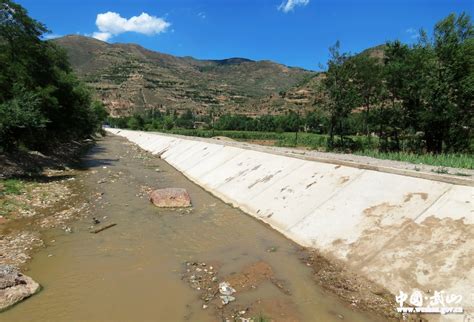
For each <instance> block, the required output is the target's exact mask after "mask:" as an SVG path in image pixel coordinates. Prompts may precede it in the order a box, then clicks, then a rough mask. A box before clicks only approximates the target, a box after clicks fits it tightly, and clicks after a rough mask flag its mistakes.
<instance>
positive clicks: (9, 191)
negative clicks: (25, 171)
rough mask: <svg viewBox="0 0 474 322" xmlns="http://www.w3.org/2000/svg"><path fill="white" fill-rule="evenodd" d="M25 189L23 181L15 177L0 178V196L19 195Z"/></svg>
mask: <svg viewBox="0 0 474 322" xmlns="http://www.w3.org/2000/svg"><path fill="white" fill-rule="evenodd" d="M24 190H25V183H24V182H23V181H21V180H17V179H7V180H0V196H4V195H19V194H21V193H23V191H24Z"/></svg>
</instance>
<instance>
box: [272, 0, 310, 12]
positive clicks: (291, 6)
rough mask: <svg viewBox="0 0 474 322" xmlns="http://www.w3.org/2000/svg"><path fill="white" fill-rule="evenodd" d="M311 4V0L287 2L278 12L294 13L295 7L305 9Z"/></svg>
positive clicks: (284, 2)
mask: <svg viewBox="0 0 474 322" xmlns="http://www.w3.org/2000/svg"><path fill="white" fill-rule="evenodd" d="M308 3H309V0H286V1H283V2H282V3H281V4H280V5H279V6H278V10H280V11H283V12H284V13H287V12H290V11H293V10H294V9H295V7H298V6H301V7H304V6H306V5H307V4H308Z"/></svg>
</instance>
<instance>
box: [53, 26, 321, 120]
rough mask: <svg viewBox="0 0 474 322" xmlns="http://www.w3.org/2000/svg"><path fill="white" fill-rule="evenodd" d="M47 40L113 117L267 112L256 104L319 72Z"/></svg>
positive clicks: (80, 39)
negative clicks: (157, 112) (63, 54)
mask: <svg viewBox="0 0 474 322" xmlns="http://www.w3.org/2000/svg"><path fill="white" fill-rule="evenodd" d="M52 41H53V42H54V43H56V44H58V45H59V46H60V47H63V48H64V49H65V50H66V52H67V53H68V56H69V59H70V62H71V65H72V67H73V69H74V70H75V71H76V72H77V73H78V75H79V77H80V78H81V79H83V80H84V81H85V82H86V83H87V84H88V85H89V86H90V87H92V88H93V89H94V91H95V93H96V95H97V98H99V99H101V100H102V101H103V102H104V104H105V105H106V107H107V109H108V110H109V112H110V113H111V115H113V116H122V115H130V114H133V113H136V112H143V111H145V110H150V109H158V110H162V111H164V110H166V109H168V110H170V109H171V110H177V111H178V113H179V112H180V111H183V110H186V109H191V110H193V112H195V114H205V113H207V112H208V111H209V109H210V108H213V107H217V108H218V109H220V110H221V111H223V112H229V113H242V114H249V115H253V114H257V115H258V114H265V113H272V111H269V110H266V109H265V108H260V107H259V105H258V104H259V101H260V100H262V99H264V98H265V97H268V96H271V95H274V94H275V93H279V92H281V91H286V90H289V89H291V88H293V87H295V86H296V85H298V84H301V83H304V82H305V81H307V80H309V79H311V78H313V77H314V76H316V75H317V74H318V73H316V72H314V71H308V70H305V69H303V68H299V67H289V66H285V65H282V64H278V63H275V62H272V61H269V60H259V61H255V60H251V59H247V58H242V57H231V58H226V59H205V60H201V59H196V58H193V57H189V56H185V57H178V56H173V55H170V54H166V53H161V52H156V51H152V50H149V49H146V48H144V47H142V46H140V45H137V44H122V43H114V44H109V43H106V42H103V41H100V40H97V39H94V38H89V37H85V36H79V35H69V36H64V37H61V38H56V39H54V40H52Z"/></svg>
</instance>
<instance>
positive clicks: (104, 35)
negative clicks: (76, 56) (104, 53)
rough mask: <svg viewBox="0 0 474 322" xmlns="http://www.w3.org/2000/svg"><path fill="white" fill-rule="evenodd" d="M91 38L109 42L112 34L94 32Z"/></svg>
mask: <svg viewBox="0 0 474 322" xmlns="http://www.w3.org/2000/svg"><path fill="white" fill-rule="evenodd" d="M92 37H94V38H95V39H99V40H102V41H107V40H109V39H110V38H112V34H111V33H109V32H99V31H96V32H94V33H93V34H92Z"/></svg>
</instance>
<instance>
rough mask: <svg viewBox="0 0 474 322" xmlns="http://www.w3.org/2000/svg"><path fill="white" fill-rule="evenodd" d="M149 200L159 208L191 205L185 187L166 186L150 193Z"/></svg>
mask: <svg viewBox="0 0 474 322" xmlns="http://www.w3.org/2000/svg"><path fill="white" fill-rule="evenodd" d="M150 201H151V202H152V203H153V204H154V205H155V206H157V207H160V208H183V207H191V198H190V197H189V194H188V192H187V191H186V189H182V188H166V189H158V190H155V191H152V192H151V193H150Z"/></svg>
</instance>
